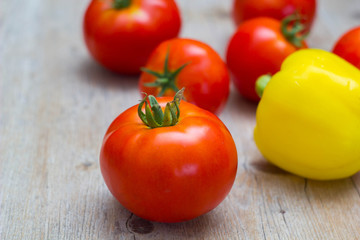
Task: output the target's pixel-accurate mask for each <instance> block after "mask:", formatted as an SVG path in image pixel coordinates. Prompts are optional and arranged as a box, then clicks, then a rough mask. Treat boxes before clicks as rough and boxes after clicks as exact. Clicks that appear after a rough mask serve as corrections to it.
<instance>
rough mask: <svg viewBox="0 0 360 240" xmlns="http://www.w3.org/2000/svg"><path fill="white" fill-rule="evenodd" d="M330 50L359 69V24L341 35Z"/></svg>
mask: <svg viewBox="0 0 360 240" xmlns="http://www.w3.org/2000/svg"><path fill="white" fill-rule="evenodd" d="M332 51H333V53H335V54H337V55H338V56H340V57H342V58H344V59H345V60H346V61H348V62H350V63H351V64H353V65H354V66H355V67H357V68H359V69H360V26H358V27H356V28H353V29H352V30H350V31H348V32H347V33H345V34H344V35H343V36H341V37H340V39H339V40H338V41H337V42H336V44H335V46H334V49H333V50H332Z"/></svg>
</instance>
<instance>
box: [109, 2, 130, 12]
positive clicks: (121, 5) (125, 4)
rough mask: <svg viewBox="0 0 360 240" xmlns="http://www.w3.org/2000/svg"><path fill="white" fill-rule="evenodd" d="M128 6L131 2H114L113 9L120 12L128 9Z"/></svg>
mask: <svg viewBox="0 0 360 240" xmlns="http://www.w3.org/2000/svg"><path fill="white" fill-rule="evenodd" d="M130 4H131V0H114V2H113V8H115V9H116V10H120V9H123V8H127V7H129V6H130Z"/></svg>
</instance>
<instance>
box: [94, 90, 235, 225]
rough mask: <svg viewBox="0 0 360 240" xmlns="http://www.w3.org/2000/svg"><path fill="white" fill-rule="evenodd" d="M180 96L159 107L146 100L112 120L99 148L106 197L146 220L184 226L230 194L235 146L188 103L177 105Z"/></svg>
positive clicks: (214, 119)
mask: <svg viewBox="0 0 360 240" xmlns="http://www.w3.org/2000/svg"><path fill="white" fill-rule="evenodd" d="M180 95H181V93H180V94H177V95H176V96H175V97H174V100H173V101H171V100H172V99H171V98H168V97H163V98H158V99H157V100H158V102H157V101H156V100H155V98H154V97H153V96H149V97H147V96H146V97H145V98H144V99H143V101H142V102H141V103H140V105H136V106H133V107H131V108H129V109H128V110H126V111H125V112H123V113H122V114H120V115H119V116H118V117H117V118H116V119H115V120H114V121H113V123H112V124H111V125H110V127H109V129H108V130H107V132H106V134H105V137H104V141H103V145H102V149H101V154H100V166H101V172H102V175H103V177H104V180H105V183H106V185H107V186H108V188H109V190H110V192H111V193H112V194H113V195H114V196H115V197H116V198H117V200H118V201H119V202H120V203H121V204H122V205H123V206H124V207H125V208H127V209H128V210H129V211H131V212H133V213H134V214H136V215H137V216H139V217H142V218H144V219H147V220H151V221H159V222H180V221H186V220H190V219H193V218H195V217H198V216H200V215H202V214H204V213H206V212H208V211H210V210H212V209H213V208H215V207H216V206H217V205H218V204H219V203H220V202H222V201H223V199H224V198H225V197H226V196H227V194H228V193H229V191H230V189H231V187H232V185H233V183H234V179H235V175H236V171H237V152H236V147H235V143H234V141H233V138H232V136H231V134H230V132H229V131H228V130H227V128H226V127H225V125H224V124H223V123H222V122H221V121H220V120H219V119H218V118H217V117H216V116H215V115H213V114H212V113H210V112H208V111H205V110H203V109H201V108H198V107H196V106H195V105H193V104H191V103H187V102H185V101H182V102H181V104H180V99H181V96H180ZM147 98H148V99H149V102H150V106H149V104H148V102H147ZM169 101H171V102H169ZM144 105H145V113H144V112H143V109H144ZM164 109H165V110H164ZM139 116H140V117H139Z"/></svg>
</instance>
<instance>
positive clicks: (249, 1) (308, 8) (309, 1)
mask: <svg viewBox="0 0 360 240" xmlns="http://www.w3.org/2000/svg"><path fill="white" fill-rule="evenodd" d="M295 11H297V12H298V13H300V14H301V16H303V17H304V18H305V19H304V21H303V23H304V24H305V25H306V26H307V27H306V28H307V30H310V28H311V26H312V23H313V21H314V18H315V15H316V0H234V5H233V18H234V21H235V24H236V25H237V26H238V25H240V24H241V23H242V22H243V21H246V20H249V19H252V18H256V17H271V18H275V19H277V20H282V19H284V18H285V17H286V16H288V15H291V14H292V13H294V12H295Z"/></svg>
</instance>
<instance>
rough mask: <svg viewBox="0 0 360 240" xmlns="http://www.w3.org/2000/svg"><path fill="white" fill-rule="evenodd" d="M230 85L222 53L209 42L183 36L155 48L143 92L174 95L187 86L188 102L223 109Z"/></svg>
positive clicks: (216, 110) (143, 77) (145, 72)
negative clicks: (216, 50)
mask: <svg viewBox="0 0 360 240" xmlns="http://www.w3.org/2000/svg"><path fill="white" fill-rule="evenodd" d="M149 70H150V71H149ZM229 86H230V77H229V73H228V70H227V67H226V64H225V63H224V62H223V60H222V59H221V58H220V56H219V55H218V54H217V53H216V52H215V51H214V50H213V49H212V48H211V47H209V46H208V45H206V44H205V43H202V42H199V41H196V40H192V39H181V38H177V39H171V40H168V41H165V42H163V43H161V44H160V45H159V46H158V47H157V48H156V49H155V50H154V51H153V52H152V54H151V56H150V58H149V59H148V61H147V63H146V65H145V68H144V69H143V73H142V74H141V76H140V82H139V89H140V92H145V93H148V94H152V95H156V96H174V95H175V93H176V92H177V91H178V89H180V88H183V87H185V88H186V92H185V99H186V100H187V101H188V102H191V103H193V104H195V105H197V106H199V107H201V108H204V109H206V110H208V111H210V112H212V113H219V112H220V111H221V110H222V109H223V107H224V105H225V103H226V101H227V99H228V96H229Z"/></svg>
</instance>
